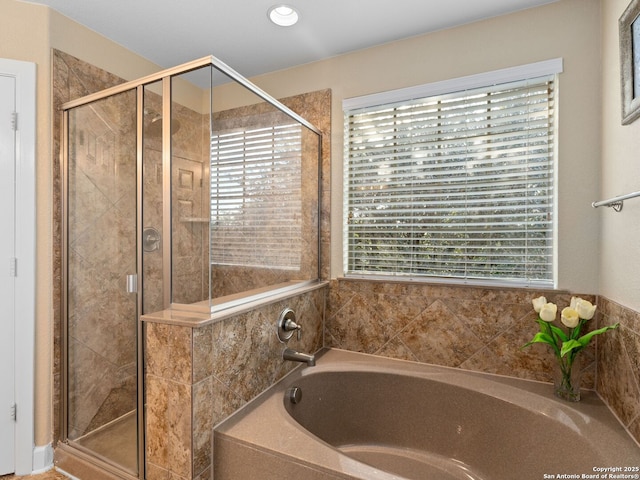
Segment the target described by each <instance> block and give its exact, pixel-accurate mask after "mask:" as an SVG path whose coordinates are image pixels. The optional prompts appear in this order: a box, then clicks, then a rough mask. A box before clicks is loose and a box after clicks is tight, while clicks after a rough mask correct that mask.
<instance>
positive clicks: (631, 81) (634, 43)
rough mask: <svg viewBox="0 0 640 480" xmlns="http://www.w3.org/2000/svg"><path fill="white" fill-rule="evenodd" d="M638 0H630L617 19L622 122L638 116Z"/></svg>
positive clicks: (639, 43)
mask: <svg viewBox="0 0 640 480" xmlns="http://www.w3.org/2000/svg"><path fill="white" fill-rule="evenodd" d="M639 17H640V0H632V1H631V3H630V4H629V5H628V6H627V8H626V9H625V11H624V12H623V14H622V16H621V17H620V19H619V20H618V28H619V35H620V81H621V89H622V124H623V125H628V124H630V123H632V122H633V121H634V120H636V119H637V118H638V117H640V18H639Z"/></svg>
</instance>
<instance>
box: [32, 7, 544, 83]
mask: <svg viewBox="0 0 640 480" xmlns="http://www.w3.org/2000/svg"><path fill="white" fill-rule="evenodd" d="M28 1H29V3H36V4H41V5H48V6H50V7H51V8H53V9H54V10H57V11H58V12H60V13H61V14H63V15H65V16H67V17H69V18H71V19H73V20H75V21H77V22H78V23H81V24H83V25H85V26H87V27H88V28H90V29H92V30H95V31H96V32H98V33H100V34H102V35H104V36H105V37H107V38H109V39H111V40H113V41H114V42H116V43H119V44H120V45H122V46H124V47H126V48H127V49H129V50H131V51H133V52H135V53H137V54H139V55H141V56H142V57H144V58H146V59H148V60H150V61H152V62H153V63H155V64H157V65H159V66H160V67H162V68H169V67H173V66H175V65H179V64H182V63H185V62H188V61H190V60H194V59H196V58H200V57H204V56H207V55H214V56H216V57H218V58H219V59H220V60H222V61H223V62H225V63H227V64H228V65H230V66H231V67H232V68H233V69H234V70H236V71H238V72H239V73H240V74H242V75H243V76H245V77H252V76H254V75H259V74H262V73H267V72H272V71H276V70H281V69H285V68H289V67H292V66H295V65H300V64H304V63H309V62H314V61H317V60H321V59H324V58H328V57H333V56H336V55H340V54H343V53H347V52H350V51H354V50H360V49H363V48H367V47H371V46H374V45H380V44H383V43H388V42H392V41H394V40H399V39H402V38H407V37H411V36H415V35H420V34H423V33H427V32H431V31H435V30H441V29H445V28H449V27H452V26H456V25H462V24H465V23H470V22H474V21H476V20H480V19H485V18H490V17H494V16H498V15H503V14H506V13H510V12H514V11H518V10H523V9H527V8H532V7H536V6H539V5H543V4H547V3H552V2H554V1H557V0H284V3H287V4H289V5H291V6H293V7H295V8H296V9H297V10H298V12H299V13H300V21H299V22H298V23H297V24H296V25H294V26H292V27H277V26H275V25H273V24H272V23H271V22H270V21H269V20H268V18H267V10H268V8H269V7H271V6H273V5H274V4H277V3H278V0H182V1H180V2H177V1H170V0H28Z"/></svg>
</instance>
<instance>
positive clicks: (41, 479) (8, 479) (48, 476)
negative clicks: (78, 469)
mask: <svg viewBox="0 0 640 480" xmlns="http://www.w3.org/2000/svg"><path fill="white" fill-rule="evenodd" d="M14 479H20V480H22V479H24V480H67V477H65V476H64V475H62V474H61V473H59V472H56V471H55V470H49V471H48V472H45V473H40V474H38V475H27V476H20V477H16V476H15V475H13V474H11V475H0V480H14Z"/></svg>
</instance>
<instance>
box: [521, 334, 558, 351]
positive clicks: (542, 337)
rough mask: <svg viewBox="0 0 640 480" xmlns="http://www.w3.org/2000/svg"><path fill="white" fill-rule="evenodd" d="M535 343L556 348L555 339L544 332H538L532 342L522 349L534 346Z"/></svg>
mask: <svg viewBox="0 0 640 480" xmlns="http://www.w3.org/2000/svg"><path fill="white" fill-rule="evenodd" d="M534 343H547V344H549V345H551V346H553V347H555V346H556V343H555V341H554V340H553V338H552V337H551V336H550V335H549V334H547V333H544V332H538V333H536V334H535V335H534V337H533V338H532V339H531V341H530V342H527V343H525V344H524V345H523V346H522V348H524V347H528V346H530V345H533V344H534Z"/></svg>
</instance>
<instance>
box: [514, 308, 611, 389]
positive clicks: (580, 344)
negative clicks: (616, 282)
mask: <svg viewBox="0 0 640 480" xmlns="http://www.w3.org/2000/svg"><path fill="white" fill-rule="evenodd" d="M532 303H533V309H534V310H535V311H536V312H537V313H538V319H537V320H536V321H537V322H538V324H539V325H540V331H539V332H538V333H536V334H535V336H534V337H533V339H532V340H531V341H530V342H528V343H526V344H525V345H523V347H522V348H525V347H528V346H530V345H533V344H534V343H546V344H547V345H550V346H551V348H552V349H553V353H554V354H555V356H556V358H557V360H558V367H559V368H560V375H559V377H558V382H557V384H556V395H558V396H559V397H561V398H564V399H566V400H570V401H574V402H577V401H579V400H580V386H579V385H574V384H572V367H573V363H574V361H575V359H576V355H578V353H580V351H581V350H582V349H584V348H585V347H586V346H587V345H588V344H589V342H590V341H591V339H592V338H593V337H595V336H596V335H600V334H601V333H604V332H606V331H608V330H612V329H614V328H616V327H617V326H618V324H617V323H616V324H615V325H610V326H607V327H603V328H599V329H597V330H592V331H591V332H589V333H586V334H584V335H581V333H582V327H584V325H585V324H586V323H587V322H588V321H589V320H591V319H592V318H593V316H594V315H595V313H596V306H595V305H592V304H591V302H588V301H587V300H583V299H582V298H579V297H573V298H571V304H570V305H569V306H568V307H566V308H564V309H563V310H562V312H561V314H560V321H561V322H562V324H563V325H564V326H566V327H567V328H568V331H567V332H565V331H564V330H563V329H561V328H560V327H557V326H556V325H553V323H552V322H553V321H554V320H555V319H556V316H557V313H558V307H557V305H556V304H555V303H549V302H547V299H546V298H545V297H538V298H535V299H533V301H532Z"/></svg>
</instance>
